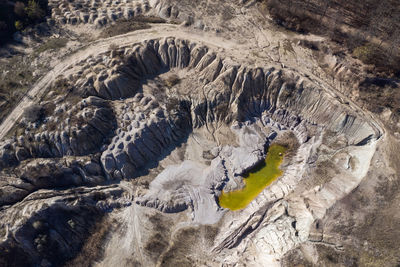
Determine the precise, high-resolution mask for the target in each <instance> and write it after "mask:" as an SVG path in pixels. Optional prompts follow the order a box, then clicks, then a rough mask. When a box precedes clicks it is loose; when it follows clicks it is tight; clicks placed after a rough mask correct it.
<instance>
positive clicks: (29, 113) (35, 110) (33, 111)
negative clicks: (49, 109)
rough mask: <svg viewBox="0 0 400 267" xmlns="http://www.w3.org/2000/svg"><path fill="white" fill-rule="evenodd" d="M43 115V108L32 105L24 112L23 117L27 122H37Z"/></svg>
mask: <svg viewBox="0 0 400 267" xmlns="http://www.w3.org/2000/svg"><path fill="white" fill-rule="evenodd" d="M44 115H45V110H44V108H43V107H42V106H41V105H38V104H32V105H30V106H29V107H27V108H26V109H25V110H24V117H25V119H26V120H27V121H29V122H37V121H39V120H41V119H43V117H44Z"/></svg>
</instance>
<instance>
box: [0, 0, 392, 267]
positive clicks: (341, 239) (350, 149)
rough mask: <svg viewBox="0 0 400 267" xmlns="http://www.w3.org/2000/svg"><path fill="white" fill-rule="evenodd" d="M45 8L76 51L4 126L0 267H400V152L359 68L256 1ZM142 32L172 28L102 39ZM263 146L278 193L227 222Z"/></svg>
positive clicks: (0, 132)
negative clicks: (278, 159) (139, 20)
mask: <svg viewBox="0 0 400 267" xmlns="http://www.w3.org/2000/svg"><path fill="white" fill-rule="evenodd" d="M50 8H51V14H52V15H51V16H52V18H53V19H54V21H48V23H49V25H52V23H53V22H54V23H55V25H56V26H57V27H62V28H64V29H66V30H68V31H69V32H70V33H71V35H74V36H80V39H76V40H71V41H70V42H73V43H74V44H75V46H71V47H73V48H74V49H70V51H69V52H68V53H67V52H66V51H65V50H60V51H64V52H65V53H64V52H63V53H61V52H60V53H59V55H56V54H57V53H54V52H53V54H51V52H44V53H41V54H39V55H38V57H39V58H40V59H43V60H45V59H46V60H48V59H49V58H51V56H54V59H52V60H51V70H50V71H49V72H48V73H47V74H45V75H44V76H43V77H42V78H41V79H39V81H38V82H37V83H36V84H34V85H32V87H31V89H30V90H29V91H28V93H27V95H26V96H25V97H24V98H23V99H22V100H21V101H20V102H19V103H18V104H17V105H16V106H15V108H14V109H13V111H12V112H11V113H10V114H9V116H8V117H7V118H5V119H4V120H3V122H2V124H1V125H0V140H1V141H0V223H1V225H3V226H4V227H3V228H2V230H1V231H0V265H1V266H297V265H300V266H376V265H377V264H380V265H385V266H396V264H397V263H398V259H397V258H396V257H397V255H396V251H397V250H398V245H397V243H396V240H397V237H398V234H399V233H398V231H397V230H396V227H394V225H395V224H396V222H397V221H398V220H397V219H398V218H397V217H398V216H397V215H398V209H397V206H398V205H397V204H396V203H397V202H398V196H399V191H398V188H399V187H398V179H399V178H398V171H397V169H398V166H399V164H398V157H397V156H396V147H397V146H398V145H397V144H398V139H396V134H394V133H392V130H388V128H387V121H386V120H385V114H376V113H372V112H371V111H368V110H366V109H365V108H364V107H363V103H362V101H360V99H359V98H358V96H359V95H358V94H357V92H358V91H357V90H356V89H355V82H354V81H355V80H356V79H358V78H359V77H358V78H357V77H356V76H357V74H355V72H354V69H355V68H357V66H358V65H359V64H360V63H359V62H357V61H355V60H354V59H353V58H351V57H346V56H338V55H337V54H335V53H332V51H331V50H330V46H329V45H330V43H329V41H328V40H327V39H325V38H324V37H321V36H316V35H311V34H310V35H300V34H296V33H293V32H288V31H285V30H284V29H283V28H279V27H277V26H276V25H275V24H274V23H272V22H271V21H270V20H269V18H268V17H266V15H265V13H261V12H260V10H261V8H262V5H261V4H259V3H258V2H257V1H240V2H239V3H222V2H221V3H219V2H218V3H211V2H209V1H193V2H191V1H163V0H154V1H124V2H118V3H114V2H104V3H98V2H91V1H88V2H85V1H82V2H80V3H79V4H78V3H75V2H72V3H69V4H67V3H61V4H58V2H55V1H52V2H51V5H50ZM136 16H151V17H152V18H153V17H158V18H163V19H165V20H166V21H167V23H165V24H149V28H147V29H142V30H138V31H134V32H129V33H126V34H123V35H118V36H114V37H111V38H106V39H100V38H98V36H99V35H100V34H101V30H102V29H104V27H108V26H109V25H110V24H113V25H114V26H117V25H118V23H119V22H118V19H128V20H129V19H132V18H135V17H136ZM56 26H54V27H56ZM51 27H53V26H51ZM83 37H85V38H83ZM89 37H90V38H89ZM23 40H24V42H28V41H27V40H28V37H26V36H25V37H24V39H23ZM85 40H86V41H85ZM310 43H311V44H313V45H318V46H320V47H324V48H323V49H321V50H319V52H316V49H315V47H313V46H311V47H310V45H305V44H310ZM321 51H324V52H321ZM321 53H323V55H321ZM357 64H358V65H357ZM361 72H362V70H360V72H357V73H359V74H358V75H360V76H361V75H362V73H361ZM360 73H361V74H360ZM33 104H35V105H37V106H38V107H40V110H41V111H40V112H41V113H40V114H38V116H37V117H36V118H35V116H28V115H29V114H27V113H26V112H25V113H24V111H25V110H26V108H27V107H29V106H31V105H33ZM31 115H32V114H31ZM33 115H34V114H33ZM31 117H34V118H35V119H30V118H31ZM271 144H280V145H282V146H285V147H286V149H287V151H288V152H287V154H286V155H285V157H284V160H283V163H282V164H281V169H282V172H283V175H282V176H281V177H279V178H278V179H277V180H276V181H275V182H273V183H272V184H271V185H270V186H268V187H267V188H266V189H265V190H263V191H262V192H261V193H260V194H259V195H258V196H257V197H256V199H255V200H254V201H252V202H251V203H250V204H249V205H248V206H247V207H245V208H244V209H242V210H238V211H231V210H228V209H225V208H223V207H221V206H220V205H219V203H218V197H219V196H220V194H221V192H222V191H223V190H224V191H232V190H237V189H240V188H241V187H242V186H243V176H245V174H246V172H247V171H248V170H250V169H252V168H253V167H254V166H256V165H257V164H258V163H259V162H261V161H263V160H264V158H265V157H266V153H268V152H267V151H268V149H267V148H268V147H269V146H270V145H271Z"/></svg>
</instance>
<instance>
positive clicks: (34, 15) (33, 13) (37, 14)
mask: <svg viewBox="0 0 400 267" xmlns="http://www.w3.org/2000/svg"><path fill="white" fill-rule="evenodd" d="M25 12H26V14H27V15H28V18H29V19H30V20H32V21H39V20H41V19H43V18H44V17H45V16H46V12H44V10H43V9H42V8H41V7H40V6H39V4H38V3H37V2H35V1H34V0H29V2H28V7H26V8H25Z"/></svg>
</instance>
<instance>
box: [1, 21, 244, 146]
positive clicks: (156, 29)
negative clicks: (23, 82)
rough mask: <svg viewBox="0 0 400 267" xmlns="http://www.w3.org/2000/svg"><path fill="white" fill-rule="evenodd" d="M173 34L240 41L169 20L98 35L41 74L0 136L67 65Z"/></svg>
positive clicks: (211, 41) (212, 41) (219, 44)
mask: <svg viewBox="0 0 400 267" xmlns="http://www.w3.org/2000/svg"><path fill="white" fill-rule="evenodd" d="M169 36H174V37H177V38H181V39H189V40H194V41H196V42H198V43H204V44H206V45H207V46H209V47H214V48H216V49H221V48H222V49H227V50H233V49H234V48H236V49H238V48H239V46H240V45H238V44H236V43H233V42H231V41H228V40H225V39H222V38H219V37H216V36H215V35H210V34H208V35H207V34H206V33H205V32H200V31H190V32H189V31H185V29H184V28H182V27H180V26H178V25H172V24H171V25H170V24H155V25H154V26H153V27H152V28H150V29H146V30H140V31H135V32H130V33H127V34H122V35H118V36H114V37H110V38H107V39H99V40H96V41H94V42H91V43H89V44H88V45H87V46H86V47H85V48H83V49H80V50H78V51H76V52H75V53H73V54H71V55H70V56H68V57H67V58H66V59H64V60H63V59H61V60H59V62H58V63H56V65H55V67H54V68H53V69H52V70H51V71H50V72H49V73H47V74H46V75H45V76H44V77H43V78H41V79H40V80H39V81H38V82H37V83H36V84H35V85H34V86H33V87H32V88H31V89H30V90H29V91H28V93H27V94H26V95H25V96H24V97H23V98H22V99H21V101H20V102H19V103H18V105H16V106H15V108H14V109H13V110H12V111H11V113H10V114H9V115H8V116H7V118H5V119H4V120H3V122H2V123H1V125H0V140H1V139H3V138H4V137H5V136H6V135H7V133H8V132H9V131H10V130H11V128H12V127H13V126H14V124H15V123H16V122H17V121H18V119H19V118H20V117H21V116H22V114H23V112H24V109H25V108H27V107H28V106H30V105H31V104H33V103H34V102H35V101H38V100H40V98H41V97H42V96H43V95H44V93H45V92H46V89H47V88H48V87H49V86H50V85H51V83H52V81H53V80H54V79H55V78H56V77H57V76H59V75H64V76H67V75H68V74H70V73H69V71H68V69H69V68H70V67H73V66H74V65H76V64H77V63H78V62H79V61H81V60H83V59H85V58H87V57H89V56H91V55H97V54H99V53H103V52H106V51H107V50H109V47H110V45H111V44H115V45H117V46H119V47H124V46H128V45H132V44H134V43H138V42H142V41H144V40H149V39H157V38H164V37H169Z"/></svg>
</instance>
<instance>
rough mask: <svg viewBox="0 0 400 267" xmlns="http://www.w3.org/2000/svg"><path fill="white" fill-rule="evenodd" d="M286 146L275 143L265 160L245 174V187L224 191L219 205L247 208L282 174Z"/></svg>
mask: <svg viewBox="0 0 400 267" xmlns="http://www.w3.org/2000/svg"><path fill="white" fill-rule="evenodd" d="M285 152H286V147H284V146H281V145H277V144H273V145H271V146H270V147H269V148H268V152H267V157H266V158H265V160H264V161H263V162H262V163H261V164H259V165H258V166H256V167H255V168H254V169H252V170H250V172H249V173H247V174H246V175H244V179H243V180H244V184H245V186H244V188H243V189H240V190H236V191H231V192H224V191H223V192H222V194H221V195H220V197H219V205H220V206H221V207H223V208H227V209H230V210H240V209H243V208H245V207H246V206H247V205H248V204H249V203H250V202H251V201H253V200H254V199H255V198H256V197H257V196H258V194H260V193H261V192H262V191H263V190H264V189H265V188H266V187H267V186H268V185H270V184H271V183H272V182H273V181H275V180H276V179H277V178H278V177H279V176H281V175H282V171H281V170H280V169H279V166H280V165H281V163H282V161H283V157H284V154H285Z"/></svg>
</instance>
